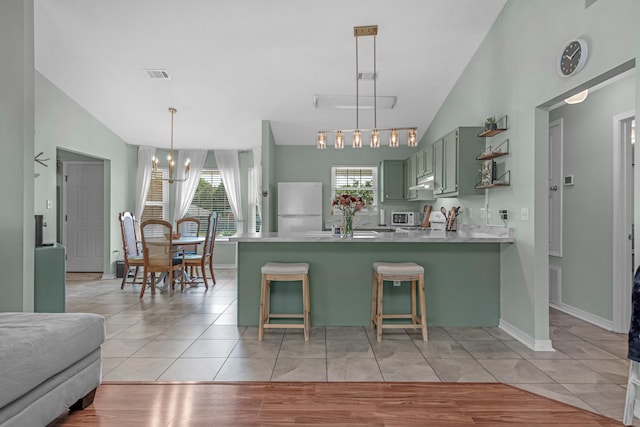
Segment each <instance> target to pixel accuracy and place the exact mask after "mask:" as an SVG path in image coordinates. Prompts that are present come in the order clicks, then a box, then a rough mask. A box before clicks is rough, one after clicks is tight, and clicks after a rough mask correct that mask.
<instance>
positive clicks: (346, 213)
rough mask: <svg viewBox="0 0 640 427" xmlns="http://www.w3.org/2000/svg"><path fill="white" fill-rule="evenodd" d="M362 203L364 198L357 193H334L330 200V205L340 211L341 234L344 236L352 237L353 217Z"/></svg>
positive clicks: (363, 203) (361, 206) (362, 205)
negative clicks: (334, 195)
mask: <svg viewBox="0 0 640 427" xmlns="http://www.w3.org/2000/svg"><path fill="white" fill-rule="evenodd" d="M364 205H365V202H364V199H363V197H362V196H360V195H359V194H358V195H356V194H348V193H343V194H341V195H336V197H335V198H334V199H333V200H332V201H331V206H335V207H337V208H338V209H340V210H341V211H342V220H343V223H344V224H343V235H344V236H345V237H353V217H354V216H356V212H358V211H359V210H361V209H362V208H363V207H364Z"/></svg>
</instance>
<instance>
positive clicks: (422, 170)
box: [416, 145, 433, 177]
mask: <svg viewBox="0 0 640 427" xmlns="http://www.w3.org/2000/svg"><path fill="white" fill-rule="evenodd" d="M432 173H433V145H429V146H427V147H425V148H423V149H421V150H420V151H418V154H416V176H418V177H420V176H424V175H431V174H432Z"/></svg>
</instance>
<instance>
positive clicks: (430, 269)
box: [230, 225, 514, 326]
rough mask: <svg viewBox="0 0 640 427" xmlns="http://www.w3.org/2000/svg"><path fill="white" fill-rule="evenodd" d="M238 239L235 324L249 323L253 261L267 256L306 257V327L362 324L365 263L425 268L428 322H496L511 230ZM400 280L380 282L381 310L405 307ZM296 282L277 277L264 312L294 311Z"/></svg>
mask: <svg viewBox="0 0 640 427" xmlns="http://www.w3.org/2000/svg"><path fill="white" fill-rule="evenodd" d="M230 240H231V241H236V242H237V243H238V258H237V259H238V326H257V324H258V317H259V316H258V311H259V299H260V280H261V276H260V267H261V266H262V265H263V264H265V263H267V262H307V263H309V281H310V291H311V324H312V326H368V325H369V323H370V319H369V316H370V310H371V280H372V264H373V263H374V262H375V261H385V262H408V261H413V262H416V263H418V264H420V265H422V266H424V268H425V291H426V299H427V319H428V324H429V326H496V325H497V324H498V320H499V318H500V245H501V244H509V243H513V241H514V234H513V229H511V228H506V227H493V226H472V225H462V226H461V227H460V228H459V230H458V231H457V232H446V231H436V230H426V231H408V232H395V233H377V232H375V231H368V232H367V231H361V232H358V231H356V232H355V235H354V237H353V238H350V239H343V238H340V237H335V236H332V234H331V232H330V231H326V232H325V231H309V232H306V233H263V234H262V235H257V234H245V235H236V236H233V237H231V238H230ZM408 289H409V287H408V286H407V285H406V284H403V285H402V286H394V284H393V283H385V291H384V296H385V302H384V304H385V311H388V312H403V313H406V312H408V310H409V305H408V303H407V299H406V292H408ZM300 292H301V290H300V286H299V285H298V284H297V283H290V282H289V283H287V282H282V283H277V284H276V286H274V287H273V289H272V293H271V295H272V303H271V304H272V311H273V312H279V313H287V312H295V311H298V312H299V311H300V307H301V296H300Z"/></svg>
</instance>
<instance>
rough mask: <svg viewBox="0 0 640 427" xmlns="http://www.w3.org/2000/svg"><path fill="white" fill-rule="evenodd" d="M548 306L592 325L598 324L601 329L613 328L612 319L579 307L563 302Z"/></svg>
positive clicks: (609, 329)
mask: <svg viewBox="0 0 640 427" xmlns="http://www.w3.org/2000/svg"><path fill="white" fill-rule="evenodd" d="M549 307H552V308H555V309H556V310H559V311H562V312H564V313H567V314H570V315H572V316H573V317H577V318H578V319H582V320H584V321H585V322H589V323H591V324H593V325H596V326H600V327H601V328H602V329H606V330H607V331H612V330H613V321H611V320H607V319H605V318H604V317H600V316H596V315H595V314H591V313H589V312H586V311H584V310H580V309H579V308H576V307H573V306H571V305H568V304H565V303H561V304H549Z"/></svg>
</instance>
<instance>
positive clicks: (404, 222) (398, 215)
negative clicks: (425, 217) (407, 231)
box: [391, 212, 420, 226]
mask: <svg viewBox="0 0 640 427" xmlns="http://www.w3.org/2000/svg"><path fill="white" fill-rule="evenodd" d="M419 223H420V215H419V214H418V212H391V225H401V226H416V225H420V224H419Z"/></svg>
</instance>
